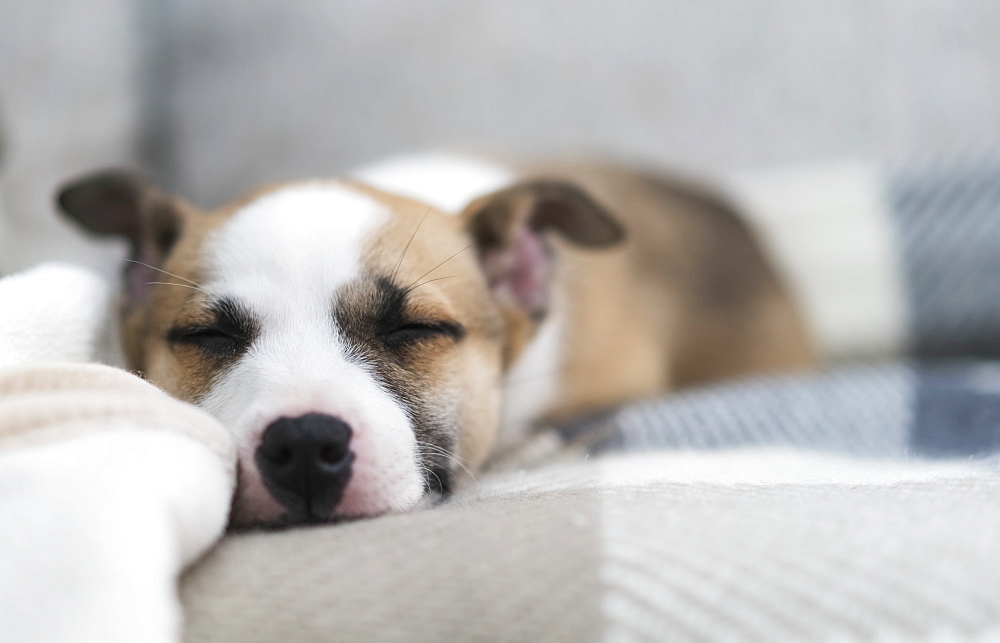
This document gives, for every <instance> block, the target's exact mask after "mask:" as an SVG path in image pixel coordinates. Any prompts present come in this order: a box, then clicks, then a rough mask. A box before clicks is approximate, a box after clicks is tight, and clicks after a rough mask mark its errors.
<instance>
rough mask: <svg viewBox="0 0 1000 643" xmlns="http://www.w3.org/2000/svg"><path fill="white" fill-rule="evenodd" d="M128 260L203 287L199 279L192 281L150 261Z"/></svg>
mask: <svg viewBox="0 0 1000 643" xmlns="http://www.w3.org/2000/svg"><path fill="white" fill-rule="evenodd" d="M126 261H128V262H129V263H135V264H139V265H140V266H145V267H147V268H149V269H150V270H155V271H157V272H162V273H163V274H165V275H168V276H170V277H173V278H175V279H180V280H181V281H186V282H188V283H189V284H191V285H192V286H196V287H198V288H201V284H199V283H198V282H197V281H191V280H190V279H188V278H187V277H181V276H180V275H175V274H174V273H172V272H167V271H166V270H164V269H163V268H157V267H156V266H151V265H149V264H148V263H143V262H141V261H136V260H135V259H126Z"/></svg>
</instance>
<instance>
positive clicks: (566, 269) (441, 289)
mask: <svg viewBox="0 0 1000 643" xmlns="http://www.w3.org/2000/svg"><path fill="white" fill-rule="evenodd" d="M526 176H529V177H548V178H558V179H565V180H570V181H572V182H573V183H575V184H578V185H580V186H581V187H583V188H584V189H585V190H586V191H587V192H588V193H589V194H591V195H592V196H593V197H594V198H596V199H597V200H598V201H599V202H600V203H602V204H603V205H604V206H605V207H606V208H607V209H608V210H609V211H610V212H612V213H613V214H614V215H615V217H616V218H617V219H618V220H620V221H621V222H622V223H623V224H624V225H625V228H626V230H627V234H628V237H627V240H626V242H625V243H624V244H622V245H620V246H617V247H615V248H611V249H603V250H588V249H581V248H578V247H574V246H573V245H572V244H570V243H567V242H564V241H561V240H560V239H556V238H553V239H549V241H550V243H551V244H552V247H553V248H554V249H555V252H556V254H557V262H556V266H557V273H556V284H555V288H557V289H558V290H559V291H560V294H559V295H558V296H557V299H558V300H559V301H561V302H564V303H565V305H566V306H567V309H566V319H567V320H568V322H567V325H566V328H565V335H564V338H563V339H564V345H563V353H564V360H563V363H562V364H561V367H560V372H559V373H558V374H557V377H558V396H557V399H556V401H555V402H554V403H553V404H552V406H551V408H549V409H548V410H547V412H546V414H545V415H546V417H547V418H548V419H550V420H564V419H568V418H570V417H573V416H576V415H579V414H582V413H587V412H591V411H595V410H598V409H601V408H605V407H608V406H612V405H617V404H621V403H623V402H627V401H630V400H634V399H638V398H642V397H646V396H650V395H654V394H656V393H659V392H662V391H666V390H672V389H676V388H679V387H683V386H689V385H694V384H698V383H702V382H707V381H712V380H717V379H720V378H724V377H730V376H736V375H742V374H747V373H754V372H772V371H779V370H790V369H798V368H803V367H806V366H809V365H811V364H812V363H813V354H812V350H811V348H810V345H809V341H808V338H807V335H806V330H805V327H804V324H803V320H802V318H801V316H800V315H799V313H798V312H797V310H796V309H795V306H794V304H793V303H792V301H791V300H790V298H789V296H788V294H787V292H786V290H785V289H784V287H783V286H782V284H781V283H780V280H779V278H778V277H777V275H776V273H775V271H774V270H773V268H772V267H771V266H770V265H769V263H768V261H767V259H766V257H765V256H764V255H763V253H762V251H761V250H760V248H759V246H758V244H757V243H756V240H755V239H754V238H753V235H752V234H751V232H750V231H749V230H748V229H747V227H746V226H745V225H744V224H743V223H742V222H740V221H739V219H738V218H737V217H736V216H735V215H734V214H733V213H732V212H731V210H730V209H729V208H728V207H727V206H726V204H725V203H723V202H721V201H719V200H717V199H716V198H714V197H712V196H711V195H709V194H706V193H701V192H699V191H698V190H696V189H693V188H690V187H687V186H683V185H673V184H668V183H665V182H664V181H662V180H661V179H656V178H652V177H646V176H642V175H641V174H638V173H633V172H628V171H623V170H618V169H609V168H600V167H594V166H583V165H568V164H564V165H560V166H548V167H545V168H532V169H529V170H527V171H526ZM343 184H345V185H347V186H348V187H351V188H352V189H355V190H358V191H361V192H363V193H365V194H367V195H369V196H371V197H372V198H375V199H376V200H378V201H379V202H381V203H383V204H385V205H386V206H387V207H388V208H389V209H390V210H391V211H392V212H393V217H392V218H391V220H390V222H389V223H388V224H386V225H385V226H384V227H383V229H381V230H379V232H378V234H377V235H376V236H375V237H374V238H372V239H371V240H370V241H369V246H368V247H367V248H366V249H365V251H364V253H363V254H364V256H365V265H366V268H367V269H368V270H370V271H372V272H374V273H377V274H383V275H388V274H392V273H394V272H395V274H396V276H397V282H398V283H400V284H403V285H406V284H417V283H420V285H419V286H417V287H416V288H415V289H414V290H413V291H412V294H411V297H410V302H411V303H410V305H411V307H412V308H413V309H414V310H415V311H418V312H420V313H421V314H426V315H427V316H429V317H434V318H447V319H453V320H457V321H460V322H461V323H462V325H463V326H464V327H465V328H466V330H467V335H466V337H465V338H464V339H463V340H462V341H461V342H460V343H459V344H458V345H454V346H451V345H448V346H445V345H442V346H441V347H439V348H430V349H427V350H426V351H425V352H424V353H423V354H422V357H421V360H420V363H419V364H416V365H414V366H413V367H412V368H411V369H410V370H409V371H408V372H407V373H406V374H405V375H403V377H405V378H409V379H410V381H411V383H412V384H414V385H417V384H419V386H420V389H421V390H422V391H424V392H425V394H427V395H429V396H431V397H432V398H433V402H434V403H435V404H439V405H441V408H446V409H450V410H452V411H453V412H454V415H455V416H456V417H457V418H458V419H459V422H460V427H461V429H460V430H461V433H460V435H459V437H458V455H459V457H460V458H461V459H462V461H463V462H465V463H467V464H469V465H471V466H475V465H477V464H479V463H481V462H482V461H483V460H484V459H485V457H486V456H487V454H488V451H489V449H490V447H491V445H492V444H493V442H494V439H495V435H494V434H495V432H496V430H497V418H498V417H499V409H500V404H501V400H500V395H501V393H500V391H501V387H500V383H501V382H500V378H501V377H502V373H503V371H505V370H506V369H507V368H508V367H509V365H510V364H511V363H512V362H513V361H514V360H516V358H517V356H518V355H519V354H520V353H521V352H522V350H523V349H524V346H525V345H526V344H527V343H528V341H530V339H531V337H532V335H533V333H534V332H535V330H536V327H537V322H536V321H535V320H532V319H531V318H529V317H528V316H527V315H525V314H523V313H521V312H519V311H517V310H515V309H511V308H510V307H503V306H501V305H499V304H498V303H497V302H496V301H495V300H494V299H493V298H492V297H491V296H490V294H489V292H488V289H487V286H486V283H485V280H484V277H483V275H482V274H481V272H480V270H479V267H478V262H477V256H476V250H475V248H471V247H468V246H469V244H470V240H469V238H468V236H467V235H466V232H465V226H466V225H467V223H468V222H467V221H464V220H463V219H462V218H461V217H457V216H452V215H448V214H444V213H441V212H438V211H436V210H434V209H433V208H429V207H428V206H427V205H425V204H422V203H419V202H416V201H412V200H410V199H405V198H402V197H398V196H394V195H390V194H385V193H382V192H380V191H378V190H375V189H373V188H370V187H368V186H364V185H361V184H358V183H356V182H352V181H345V182H343ZM273 189H274V188H273V187H271V188H265V189H263V190H261V191H258V192H257V193H255V194H254V195H251V196H250V197H248V198H245V199H242V200H240V201H239V202H236V203H234V204H231V205H229V206H227V207H225V208H222V209H220V210H218V211H215V212H211V213H207V214H203V213H199V212H197V211H195V210H193V209H192V208H190V206H184V205H182V208H181V210H182V212H183V216H184V226H183V230H182V234H181V238H180V241H179V242H178V245H177V246H176V248H175V250H174V251H173V252H172V253H171V255H170V257H169V260H168V261H167V263H166V264H165V266H164V270H166V271H167V272H171V273H174V274H176V275H178V276H179V277H182V278H183V279H174V278H170V277H167V276H164V279H163V281H173V282H176V283H178V284H186V283H187V282H185V281H184V279H188V280H191V281H193V282H196V283H197V282H199V280H200V279H201V278H202V268H201V265H200V261H201V252H202V245H203V243H204V240H205V237H206V235H208V234H209V233H210V232H211V231H212V230H215V229H216V228H218V227H219V226H220V225H221V224H222V223H223V222H224V221H226V220H227V219H228V218H229V217H230V216H232V214H233V213H234V212H236V211H238V210H239V208H240V207H242V205H244V204H246V203H248V202H249V201H251V200H253V199H255V198H259V197H260V196H261V195H262V194H264V193H266V192H268V191H270V190H273ZM418 227H419V230H418ZM415 232H416V234H414V233H415ZM553 236H554V235H553ZM404 248H406V251H405V255H402V259H401V254H402V253H403V249H404ZM400 259H401V260H400ZM397 264H398V268H397ZM199 297H200V293H199V292H198V291H197V290H194V289H191V288H187V287H185V286H184V285H179V286H157V287H155V288H154V290H153V292H152V293H151V295H150V298H149V300H148V305H146V306H144V307H143V308H142V309H139V310H135V311H130V312H128V314H127V316H126V318H125V341H126V345H127V349H128V355H129V357H130V360H131V361H132V364H133V365H134V366H135V367H136V368H138V369H140V370H142V371H144V372H145V374H146V375H147V376H148V377H149V378H150V379H151V380H152V381H154V382H155V383H157V384H158V385H159V386H161V387H163V388H165V389H166V390H168V391H169V392H171V393H174V394H175V395H177V396H179V397H182V398H184V399H188V400H198V399H200V398H201V397H202V396H203V395H204V394H205V393H206V392H207V391H208V389H209V388H210V386H211V384H212V380H213V377H214V376H215V375H216V373H215V372H214V370H213V368H212V367H211V365H209V364H206V363H204V362H203V361H202V360H201V358H200V357H199V355H198V353H197V352H196V351H193V350H186V349H184V348H180V349H173V350H172V349H170V348H169V347H168V346H167V343H166V341H165V340H164V337H165V335H166V333H167V331H168V330H169V329H170V328H171V327H172V326H174V325H177V324H178V323H180V322H190V321H192V320H196V319H197V316H198V315H199V314H200V312H201V311H200V307H199V303H198V299H199Z"/></svg>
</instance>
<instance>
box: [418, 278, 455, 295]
mask: <svg viewBox="0 0 1000 643" xmlns="http://www.w3.org/2000/svg"><path fill="white" fill-rule="evenodd" d="M457 276H458V275H448V276H447V277H435V278H434V279H428V280H427V281H422V282H420V283H419V284H416V285H413V286H410V287H409V288H407V289H406V292H407V293H411V292H413V291H414V290H416V289H417V288H419V287H421V286H426V285H427V284H429V283H431V282H432V281H441V280H442V279H454V278H455V277H457Z"/></svg>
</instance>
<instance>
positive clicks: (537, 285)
mask: <svg viewBox="0 0 1000 643" xmlns="http://www.w3.org/2000/svg"><path fill="white" fill-rule="evenodd" d="M462 216H463V218H464V219H465V222H466V225H467V227H468V230H469V233H470V234H471V235H472V238H473V240H474V241H475V244H476V247H477V248H478V250H479V261H480V264H481V266H482V268H483V272H484V273H485V275H486V278H487V281H488V282H489V284H490V287H491V288H492V289H493V291H494V292H495V293H496V295H497V296H498V297H499V298H500V299H501V300H504V301H505V303H506V302H510V303H514V304H515V305H517V306H519V307H521V308H523V309H524V310H525V311H526V312H527V313H528V314H529V315H530V316H531V317H532V318H535V319H538V318H540V317H542V316H543V315H544V314H545V312H546V310H547V309H548V299H549V281H550V277H551V272H552V266H551V262H552V258H551V252H550V250H549V248H548V245H547V244H546V242H545V239H544V235H543V233H545V232H546V231H550V230H551V231H552V232H554V233H557V234H559V235H560V236H562V237H563V238H565V239H566V240H568V241H570V242H572V243H574V244H576V245H578V246H583V247H587V248H604V247H608V246H613V245H615V244H618V243H620V242H621V241H622V240H624V238H625V231H624V230H623V229H622V227H621V225H619V223H618V222H617V221H615V219H614V217H612V216H611V215H610V214H609V213H608V212H607V210H605V209H604V208H603V207H602V206H601V205H600V204H598V203H597V202H596V201H594V200H593V199H592V198H590V196H588V195H587V194H586V193H585V192H584V191H583V190H581V189H579V188H578V187H576V186H575V185H573V184H571V183H566V182H564V181H555V180H538V181H527V182H524V183H518V184H516V185H513V186H511V187H509V188H507V189H504V190H501V191H499V192H494V193H493V194H489V195H486V196H484V197H481V198H479V199H477V200H475V201H473V202H472V203H471V204H470V205H469V206H468V207H467V208H466V209H465V211H464V213H463V214H462Z"/></svg>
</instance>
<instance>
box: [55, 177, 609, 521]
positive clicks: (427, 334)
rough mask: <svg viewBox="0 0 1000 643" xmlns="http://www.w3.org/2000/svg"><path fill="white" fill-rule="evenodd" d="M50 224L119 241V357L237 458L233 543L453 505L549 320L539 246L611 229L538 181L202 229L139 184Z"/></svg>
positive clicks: (110, 186) (280, 201)
mask: <svg viewBox="0 0 1000 643" xmlns="http://www.w3.org/2000/svg"><path fill="white" fill-rule="evenodd" d="M58 203H59V206H60V208H61V209H62V210H63V212H65V213H66V214H68V215H69V216H70V217H71V218H72V219H75V220H76V221H77V222H79V223H80V224H82V225H83V226H84V227H85V228H87V229H89V230H91V231H93V232H95V233H99V234H103V235H117V236H121V237H124V238H125V239H127V241H128V242H129V244H130V246H131V259H130V260H129V262H128V263H127V265H126V267H125V271H124V276H125V287H124V298H123V304H122V329H123V344H124V348H125V352H126V355H127V357H128V359H129V361H130V365H131V366H132V367H133V368H134V369H136V370H138V371H140V372H141V373H142V374H144V375H145V377H147V378H148V379H149V380H151V381H152V382H154V383H155V384H157V385H159V386H160V387H162V388H164V389H165V390H167V391H168V392H170V393H172V394H174V395H176V396H177V397H180V398H182V399H184V400H188V401H191V402H194V403H196V404H198V405H200V406H202V407H203V408H205V409H207V410H208V411H210V412H211V413H213V414H214V415H215V416H217V417H218V418H219V419H220V420H221V421H222V422H223V424H225V425H226V426H227V427H228V428H229V429H230V430H231V432H232V433H233V435H234V437H235V439H236V441H237V443H238V445H239V457H240V480H239V485H238V491H237V496H236V499H235V503H234V513H233V521H234V523H235V524H237V525H244V526H245V525H253V524H283V523H294V522H305V521H319V520H341V519H349V518H354V517H365V516H376V515H380V514H384V513H393V512H399V511H405V510H409V509H412V508H414V507H416V506H418V505H419V504H420V503H421V502H422V501H424V500H425V499H427V498H431V499H433V498H434V497H440V496H441V495H443V494H446V493H447V492H448V490H449V488H450V487H451V485H452V483H453V479H454V477H455V475H456V474H458V473H461V471H462V469H463V468H464V467H470V468H471V467H475V466H476V465H477V464H479V463H480V462H481V461H482V460H483V458H484V457H485V455H486V452H487V450H488V449H489V447H490V445H491V444H492V442H493V439H494V437H495V434H496V432H497V428H498V424H499V415H500V403H501V400H500V392H501V383H502V378H503V373H504V372H505V369H506V368H507V367H508V366H509V365H510V364H511V363H512V361H513V360H514V359H515V358H516V357H517V355H518V352H519V351H520V350H521V348H522V347H523V346H524V345H525V343H526V342H527V341H528V339H529V338H530V337H531V335H532V334H533V332H534V330H535V328H536V326H537V324H538V322H539V320H540V319H541V318H542V317H543V316H544V315H545V312H546V308H547V304H548V296H549V287H550V276H551V274H552V266H551V261H552V255H551V253H550V252H549V245H548V242H547V240H546V239H547V237H548V235H550V234H555V235H558V236H561V237H562V238H563V239H565V240H568V241H569V242H571V243H574V244H578V245H582V246H593V247H599V246H606V245H609V244H613V243H615V242H617V241H618V240H619V238H620V237H621V234H622V233H621V230H620V228H619V227H618V225H617V224H616V223H615V222H614V220H613V219H611V217H609V216H608V215H607V213H606V212H605V211H604V210H603V209H602V208H601V207H600V206H599V205H598V204H597V203H595V202H594V201H593V200H591V199H590V198H589V197H588V196H587V195H585V194H584V193H583V192H581V191H580V190H578V189H577V188H575V187H573V186H572V185H568V184H565V183H560V182H554V181H534V182H527V183H515V184H512V185H511V186H510V187H507V188H505V189H502V190H500V191H497V192H495V193H493V194H490V195H488V196H484V197H481V198H479V199H477V200H475V201H474V202H472V203H471V204H469V205H468V206H467V207H466V208H465V209H464V211H462V212H461V213H458V214H450V213H446V212H443V211H440V210H438V209H435V208H433V207H431V206H429V205H427V204H425V203H421V202H418V201H415V200H411V199H408V198H403V197H400V196H395V195H392V194H388V193H385V192H382V191H380V190H377V189H374V188H372V187H369V186H368V185H365V184H362V183H359V182H355V181H330V182H310V183H297V184H288V185H282V186H277V187H272V188H267V189H264V190H261V191H259V192H257V193H255V194H253V195H251V196H250V197H248V198H245V199H243V200H241V201H239V202H237V203H234V204H232V205H229V206H227V207H224V208H222V209H220V210H217V211H212V212H202V211H199V210H197V209H196V208H194V207H193V206H191V205H189V204H188V203H185V202H183V201H181V200H179V199H177V198H175V197H172V196H169V195H167V194H165V193H164V192H162V191H160V190H159V189H157V188H156V187H154V186H152V185H150V184H148V183H147V182H145V181H144V180H142V179H140V178H137V177H135V176H134V175H131V174H128V173H123V172H114V171H113V172H104V173H100V174H95V175H90V176H87V177H84V178H82V179H79V180H77V181H74V182H72V183H71V184H69V185H68V186H66V187H65V188H64V189H63V190H62V191H61V192H60V193H59V196H58Z"/></svg>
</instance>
